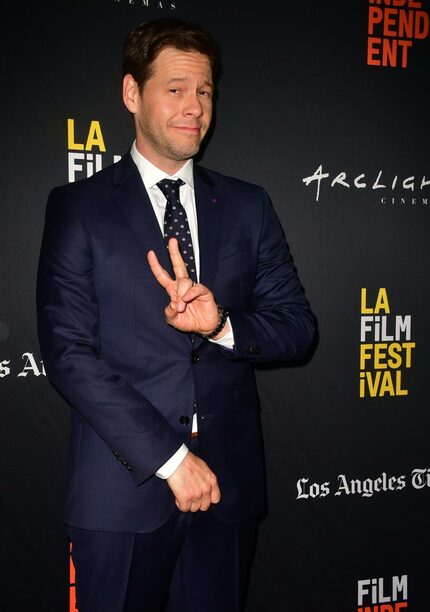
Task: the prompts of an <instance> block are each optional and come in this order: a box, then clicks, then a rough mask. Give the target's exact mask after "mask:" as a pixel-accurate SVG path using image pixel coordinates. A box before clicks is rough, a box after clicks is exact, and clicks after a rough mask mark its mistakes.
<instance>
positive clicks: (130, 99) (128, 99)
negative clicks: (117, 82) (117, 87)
mask: <svg viewBox="0 0 430 612" xmlns="http://www.w3.org/2000/svg"><path fill="white" fill-rule="evenodd" d="M122 99H123V101H124V104H125V106H126V108H127V109H128V110H129V111H130V113H136V112H137V111H138V110H139V107H140V92H139V86H138V84H137V83H136V81H135V80H134V79H133V77H132V76H131V74H126V75H125V77H124V80H123V82H122Z"/></svg>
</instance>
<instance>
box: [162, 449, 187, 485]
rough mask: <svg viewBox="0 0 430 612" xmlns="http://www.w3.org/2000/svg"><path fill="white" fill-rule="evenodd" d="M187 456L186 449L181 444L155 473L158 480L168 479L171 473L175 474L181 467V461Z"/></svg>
mask: <svg viewBox="0 0 430 612" xmlns="http://www.w3.org/2000/svg"><path fill="white" fill-rule="evenodd" d="M187 455H188V447H187V446H186V445H185V444H182V446H181V447H180V448H178V450H177V451H176V453H175V454H174V455H172V456H171V457H170V459H168V460H167V461H166V463H164V464H163V465H162V466H161V467H160V468H159V469H158V470H157V471H156V472H155V475H156V476H158V478H162V479H163V480H166V478H169V477H170V476H171V475H172V474H173V472H176V470H177V469H178V467H179V466H180V465H181V463H182V461H183V460H184V459H185V457H186V456H187Z"/></svg>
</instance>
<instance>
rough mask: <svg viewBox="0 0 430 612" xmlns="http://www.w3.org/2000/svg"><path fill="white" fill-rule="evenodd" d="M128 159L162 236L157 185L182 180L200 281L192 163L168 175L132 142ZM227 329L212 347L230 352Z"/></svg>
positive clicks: (170, 465)
mask: <svg viewBox="0 0 430 612" xmlns="http://www.w3.org/2000/svg"><path fill="white" fill-rule="evenodd" d="M130 153H131V157H132V159H133V161H134V163H135V164H136V166H137V168H138V170H139V173H140V176H141V178H142V181H143V184H144V185H145V189H146V191H147V193H148V196H149V200H150V202H151V204H152V208H153V209H154V213H155V216H156V218H157V221H158V225H159V226H160V231H161V233H162V234H163V233H164V230H163V226H164V212H165V210H166V197H165V195H164V194H163V192H162V191H161V189H160V188H159V187H157V183H158V182H159V181H161V180H162V179H165V178H168V179H173V180H176V179H178V178H180V179H182V180H183V181H184V185H181V186H180V188H179V194H180V200H181V204H182V206H183V207H184V209H185V212H186V213H187V218H188V225H189V227H190V232H191V239H192V242H193V251H194V259H195V263H196V274H197V280H199V278H200V249H199V235H198V225H197V210H196V199H195V192H194V173H193V160H192V159H189V160H187V161H186V162H185V163H184V165H183V166H182V168H180V169H179V170H178V171H177V172H176V173H175V174H174V175H173V176H169V175H168V174H166V173H165V172H163V171H162V170H160V169H159V168H157V167H156V166H154V164H152V163H151V162H150V161H148V160H147V159H146V158H145V157H143V155H142V154H141V153H139V151H138V150H137V148H136V141H135V142H133V145H132V147H131V151H130ZM228 324H229V325H230V330H229V331H228V332H227V333H226V334H225V335H224V336H223V337H222V338H221V339H219V340H211V342H214V343H215V344H220V345H221V346H223V347H224V348H227V349H233V346H234V335H233V329H232V327H231V324H230V319H228ZM192 431H193V432H197V415H196V414H194V415H193V424H192ZM187 453H188V447H187V446H186V445H185V444H182V445H181V447H180V448H179V449H178V450H177V451H176V453H175V454H174V455H173V456H172V457H170V459H169V460H168V461H166V463H164V465H162V466H161V467H160V468H159V469H158V471H157V472H156V476H158V477H159V478H164V479H165V478H169V476H171V475H172V474H173V472H175V470H176V469H177V468H178V467H179V465H180V464H181V463H182V461H183V460H184V458H185V456H186V455H187Z"/></svg>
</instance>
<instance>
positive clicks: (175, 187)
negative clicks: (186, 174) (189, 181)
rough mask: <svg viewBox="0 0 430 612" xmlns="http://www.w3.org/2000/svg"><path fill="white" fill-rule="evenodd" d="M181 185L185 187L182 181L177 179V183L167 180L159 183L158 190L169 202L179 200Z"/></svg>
mask: <svg viewBox="0 0 430 612" xmlns="http://www.w3.org/2000/svg"><path fill="white" fill-rule="evenodd" d="M181 185H185V183H184V181H183V180H182V179H176V181H174V180H173V179H167V178H166V179H163V180H162V181H159V182H158V183H157V187H158V189H160V190H161V191H162V192H163V194H164V196H165V198H166V199H167V200H171V199H172V198H176V199H177V200H179V187H180V186H181Z"/></svg>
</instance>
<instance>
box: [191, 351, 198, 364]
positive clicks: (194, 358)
mask: <svg viewBox="0 0 430 612" xmlns="http://www.w3.org/2000/svg"><path fill="white" fill-rule="evenodd" d="M190 359H191V363H199V361H200V357H199V355H198V353H195V352H194V351H193V352H192V353H191V356H190Z"/></svg>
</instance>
